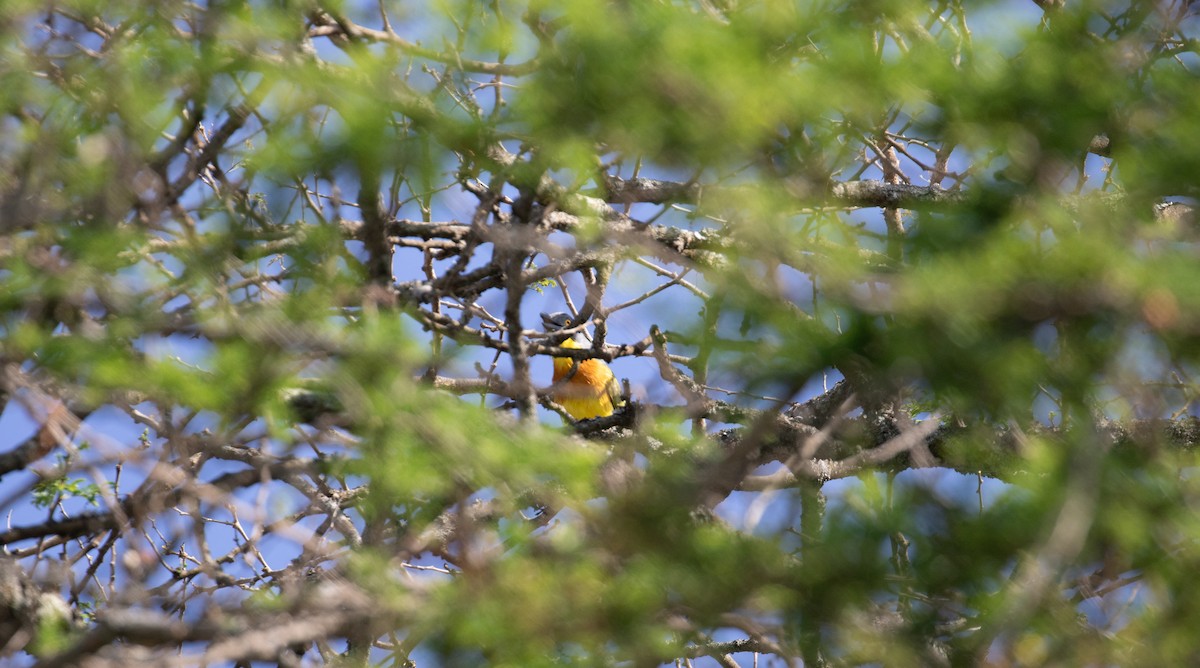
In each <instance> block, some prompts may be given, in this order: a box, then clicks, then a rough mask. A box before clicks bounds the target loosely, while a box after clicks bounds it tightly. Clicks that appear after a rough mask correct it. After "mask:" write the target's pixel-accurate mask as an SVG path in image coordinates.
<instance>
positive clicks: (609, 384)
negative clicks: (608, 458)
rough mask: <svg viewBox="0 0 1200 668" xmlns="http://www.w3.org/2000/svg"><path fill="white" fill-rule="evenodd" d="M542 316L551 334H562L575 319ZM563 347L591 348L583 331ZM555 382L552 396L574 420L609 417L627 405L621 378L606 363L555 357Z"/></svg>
mask: <svg viewBox="0 0 1200 668" xmlns="http://www.w3.org/2000/svg"><path fill="white" fill-rule="evenodd" d="M541 315H542V325H544V326H545V328H546V332H547V333H554V332H557V331H560V330H562V329H563V328H564V327H566V326H567V325H569V324H570V323H571V316H570V315H568V314H566V313H543V314H541ZM559 345H561V346H562V347H563V348H587V347H588V346H589V344H588V342H587V340H586V339H585V338H584V336H583V332H575V333H574V334H572V335H571V337H570V338H568V339H566V340H564V341H563V342H562V343H561V344H559ZM553 383H554V384H553V385H551V389H550V395H551V396H552V397H553V398H554V401H556V402H558V404H559V405H560V406H562V407H563V408H564V409H566V411H567V414H568V415H570V416H571V418H572V419H574V420H585V419H588V418H598V417H608V416H609V415H612V414H613V410H614V409H616V408H619V407H621V406H624V405H625V400H624V399H622V398H621V388H620V385H619V384H618V383H617V377H616V376H614V375H613V372H612V369H610V368H608V365H607V364H605V363H604V361H603V360H598V359H588V360H574V359H571V358H570V357H555V358H554V378H553Z"/></svg>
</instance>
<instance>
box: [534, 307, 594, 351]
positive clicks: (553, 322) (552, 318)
mask: <svg viewBox="0 0 1200 668" xmlns="http://www.w3.org/2000/svg"><path fill="white" fill-rule="evenodd" d="M570 324H571V314H569V313H563V312H561V311H559V312H556V313H543V314H542V326H543V327H544V328H545V329H546V333H548V334H553V333H554V332H558V331H561V330H562V329H563V328H565V327H566V326H567V325H570ZM565 338H567V337H551V339H550V341H551V342H556V343H561V342H562V341H563V340H564V339H565ZM569 338H571V339H572V340H574V341H575V342H576V343H579V344H585V343H586V342H587V337H586V336H584V334H583V332H582V331H579V332H575V333H574V334H572V335H571V336H570V337H569Z"/></svg>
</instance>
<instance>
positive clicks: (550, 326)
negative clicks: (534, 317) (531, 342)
mask: <svg viewBox="0 0 1200 668" xmlns="http://www.w3.org/2000/svg"><path fill="white" fill-rule="evenodd" d="M569 324H571V316H570V314H567V313H563V312H561V311H559V312H557V313H543V314H542V326H543V327H545V328H546V331H547V332H557V331H558V330H560V329H562V328H564V327H566V326H567V325H569Z"/></svg>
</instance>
